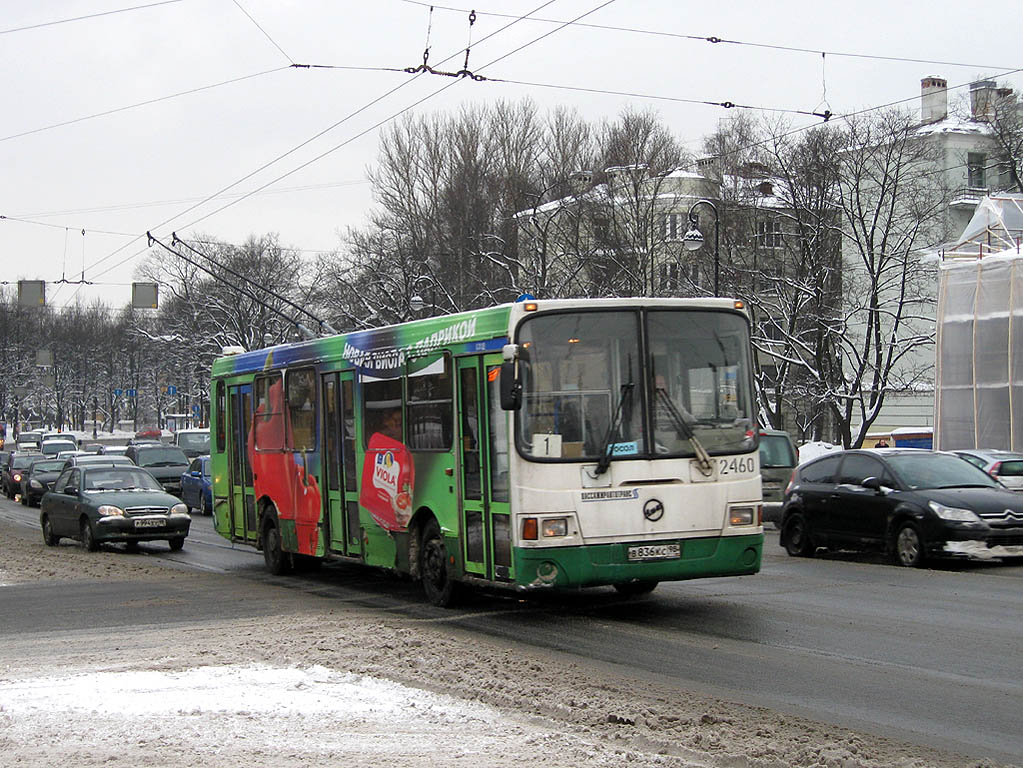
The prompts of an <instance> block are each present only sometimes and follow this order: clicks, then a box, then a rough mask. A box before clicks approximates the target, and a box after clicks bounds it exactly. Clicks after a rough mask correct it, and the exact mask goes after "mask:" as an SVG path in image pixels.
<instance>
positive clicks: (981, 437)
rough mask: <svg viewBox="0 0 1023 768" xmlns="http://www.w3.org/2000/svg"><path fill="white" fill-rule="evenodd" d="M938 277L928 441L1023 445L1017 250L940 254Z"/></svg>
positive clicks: (947, 445)
mask: <svg viewBox="0 0 1023 768" xmlns="http://www.w3.org/2000/svg"><path fill="white" fill-rule="evenodd" d="M938 281H939V282H938V317H937V321H938V322H937V325H938V327H937V332H938V336H937V342H938V343H937V359H936V365H935V369H936V370H935V374H936V381H935V414H934V437H935V440H934V447H935V448H938V449H939V450H953V449H958V448H989V449H995V448H1000V449H1008V450H1023V256H1020V255H1018V254H1017V253H1016V246H1015V245H1013V246H1012V248H1011V250H1007V251H1003V252H1002V253H997V254H992V255H990V256H988V255H985V256H984V257H983V258H962V259H946V260H945V261H943V262H942V264H941V270H940V272H939V278H938Z"/></svg>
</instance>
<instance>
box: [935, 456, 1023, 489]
mask: <svg viewBox="0 0 1023 768" xmlns="http://www.w3.org/2000/svg"><path fill="white" fill-rule="evenodd" d="M952 453H954V454H955V455H956V456H958V457H959V458H961V459H966V461H968V462H970V463H971V464H973V466H975V467H980V468H981V469H983V470H984V471H985V472H987V473H988V474H989V475H991V477H993V478H995V479H996V480H998V481H999V482H1000V483H1001V484H1002V485H1004V486H1005V487H1006V488H1009V489H1010V490H1013V491H1020V492H1023V453H1015V452H1013V451H985V450H980V449H978V450H963V451H952Z"/></svg>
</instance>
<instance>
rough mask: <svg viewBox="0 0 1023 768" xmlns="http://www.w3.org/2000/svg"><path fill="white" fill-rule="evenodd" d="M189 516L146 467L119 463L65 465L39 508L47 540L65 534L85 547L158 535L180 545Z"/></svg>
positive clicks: (134, 542)
mask: <svg viewBox="0 0 1023 768" xmlns="http://www.w3.org/2000/svg"><path fill="white" fill-rule="evenodd" d="M191 522H192V519H191V517H190V516H189V514H188V507H186V506H185V505H184V504H182V503H181V501H180V500H179V499H178V498H177V497H175V496H171V495H170V494H169V493H166V492H165V491H164V490H163V489H162V488H161V487H160V483H159V482H158V481H157V480H156V479H155V478H154V477H153V476H152V475H151V474H149V472H147V471H146V470H144V469H141V468H139V467H132V466H121V465H108V466H102V465H97V466H84V467H67V468H66V469H64V471H63V472H61V474H60V476H59V477H58V478H57V480H56V481H55V483H54V485H53V490H51V491H50V492H49V493H47V494H46V495H45V496H43V501H42V504H41V511H40V513H39V524H40V525H41V526H42V529H43V540H44V541H45V542H46V544H48V545H49V546H51V547H52V546H54V545H55V544H57V542H59V541H60V539H61V538H63V537H67V538H71V539H78V540H80V541H81V542H82V545H83V546H84V547H85V548H86V549H87V550H89V551H90V552H94V551H95V550H97V549H99V545H100V544H101V543H102V542H105V541H121V542H125V543H127V545H128V548H129V550H131V549H135V548H136V547H137V545H138V542H140V541H154V540H163V541H167V542H168V543H169V544H170V548H171V549H172V550H177V549H181V548H182V547H183V546H184V544H185V537H186V536H187V535H188V528H189V526H190V525H191Z"/></svg>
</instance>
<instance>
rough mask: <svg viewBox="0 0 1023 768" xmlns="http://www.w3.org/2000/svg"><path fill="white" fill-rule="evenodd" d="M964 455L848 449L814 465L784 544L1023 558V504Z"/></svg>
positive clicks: (796, 478)
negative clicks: (965, 459)
mask: <svg viewBox="0 0 1023 768" xmlns="http://www.w3.org/2000/svg"><path fill="white" fill-rule="evenodd" d="M1020 496H1021V494H1019V493H1013V492H1012V491H1009V490H1007V489H1006V488H1005V487H1003V486H1002V485H1001V484H1000V483H998V481H996V480H994V479H993V478H991V477H990V476H989V475H988V474H987V473H985V472H983V471H982V470H980V469H977V467H975V466H973V465H971V464H969V463H967V462H965V461H963V460H962V459H960V458H959V457H958V456H955V455H952V454H947V453H940V452H936V451H927V450H921V449H913V448H888V449H876V450H853V451H842V452H840V453H837V454H828V455H826V456H822V457H820V458H819V459H815V460H814V461H811V462H808V463H806V464H804V465H802V466H801V467H799V468H798V469H797V470H796V471H795V473H793V476H792V480H791V481H790V482H789V485H788V487H787V488H786V490H785V502H784V507H783V512H782V523H781V527H782V532H781V545H782V546H783V547H785V550H786V551H787V552H788V553H789V554H790V555H793V556H803V557H807V556H810V555H813V554H814V552H815V551H816V550H817V549H818V548H820V547H825V548H831V549H880V550H883V551H887V552H888V553H889V554H891V555H892V556H894V558H895V561H896V562H897V563H899V564H900V565H906V566H919V565H922V564H923V562H924V561H925V559H926V558H927V557H928V556H933V557H937V556H981V557H992V556H998V557H1010V556H1017V557H1018V556H1021V555H1023V498H1020Z"/></svg>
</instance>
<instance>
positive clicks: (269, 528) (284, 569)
mask: <svg viewBox="0 0 1023 768" xmlns="http://www.w3.org/2000/svg"><path fill="white" fill-rule="evenodd" d="M261 538H262V540H263V562H265V563H266V568H267V570H268V571H270V573H272V574H273V575H274V576H284V575H285V574H288V573H291V556H290V555H289V554H288V553H287V552H285V551H284V550H283V549H282V548H281V529H280V527H279V526H278V525H277V515H276V514H268V515H266V518H265V520H264V522H263V535H262V537H261Z"/></svg>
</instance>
